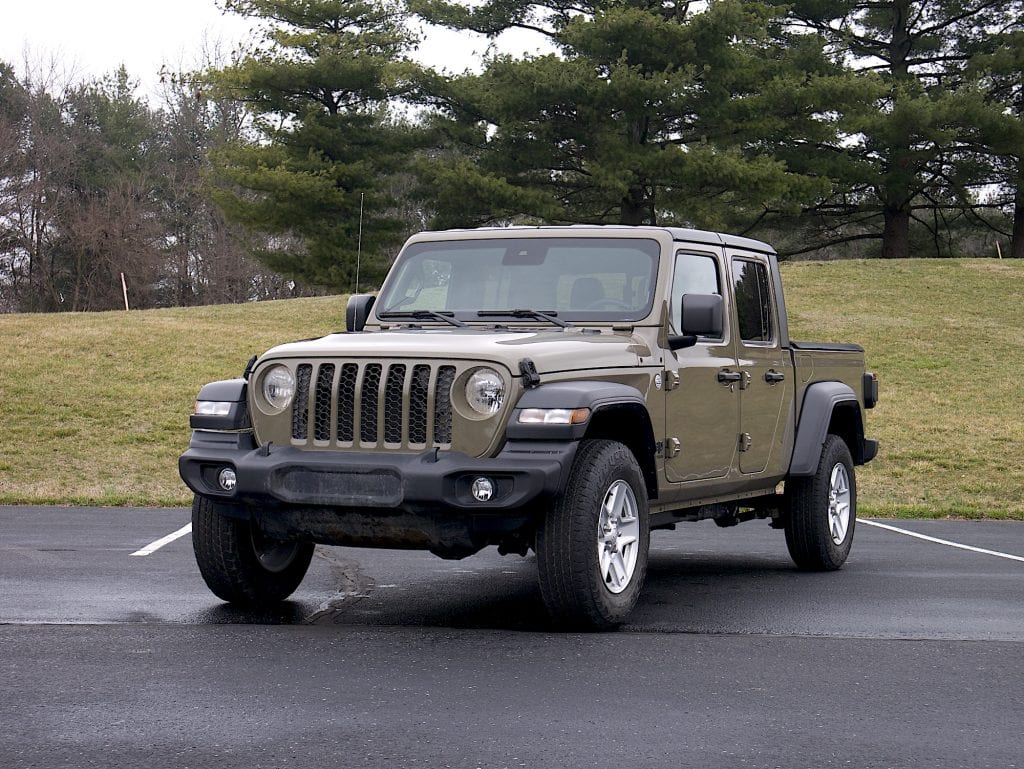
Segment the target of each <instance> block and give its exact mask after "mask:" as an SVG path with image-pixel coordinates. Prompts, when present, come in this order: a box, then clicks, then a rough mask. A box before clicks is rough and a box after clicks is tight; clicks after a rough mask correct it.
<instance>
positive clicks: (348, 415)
mask: <svg viewBox="0 0 1024 769" xmlns="http://www.w3.org/2000/svg"><path fill="white" fill-rule="evenodd" d="M358 378H359V366H357V365H356V364H355V363H346V364H345V365H344V366H342V367H341V377H340V378H339V379H338V441H339V442H341V443H351V442H352V440H353V438H354V436H355V413H356V380H357V379H358Z"/></svg>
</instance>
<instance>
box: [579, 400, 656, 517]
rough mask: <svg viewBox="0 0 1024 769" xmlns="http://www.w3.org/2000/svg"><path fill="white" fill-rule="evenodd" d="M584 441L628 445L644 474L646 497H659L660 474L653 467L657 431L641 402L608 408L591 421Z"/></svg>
mask: <svg viewBox="0 0 1024 769" xmlns="http://www.w3.org/2000/svg"><path fill="white" fill-rule="evenodd" d="M584 438H605V439H607V440H612V441H618V442H619V443H622V444H625V445H626V446H627V447H628V448H629V450H630V451H632V452H633V456H634V457H636V461H637V464H638V465H640V470H641V472H643V474H644V483H645V484H646V486H647V498H648V499H655V498H657V496H658V473H657V469H656V467H655V464H654V452H655V445H654V430H653V429H652V427H651V418H650V416H649V415H648V414H647V410H646V409H645V408H644V407H643V406H641V405H640V404H638V403H622V404H617V405H613V406H607V407H605V408H602V409H600V410H599V411H597V412H595V413H594V415H593V416H592V417H591V418H590V424H589V426H588V427H587V432H586V435H584Z"/></svg>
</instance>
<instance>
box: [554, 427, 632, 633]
mask: <svg viewBox="0 0 1024 769" xmlns="http://www.w3.org/2000/svg"><path fill="white" fill-rule="evenodd" d="M649 546H650V528H649V525H648V510H647V489H646V487H645V485H644V482H643V477H642V475H641V472H640V467H639V466H638V465H637V462H636V459H635V458H634V456H633V453H632V452H631V451H630V450H629V449H628V448H626V447H625V446H624V445H622V444H621V443H617V442H615V441H607V440H590V441H583V442H582V443H581V444H580V447H579V451H578V452H577V454H576V459H575V461H574V462H573V467H572V472H571V473H570V475H569V483H568V485H567V486H566V489H565V491H564V493H563V494H562V495H561V496H560V497H559V498H558V499H557V501H556V502H555V505H554V506H553V508H552V510H551V511H550V512H549V513H548V515H547V516H546V517H545V519H544V522H543V524H542V526H541V527H540V530H539V531H538V532H537V567H538V572H539V577H540V590H541V595H542V596H543V598H544V604H545V606H546V607H547V609H548V612H549V613H550V614H551V616H552V618H554V619H555V621H556V622H559V623H560V624H564V625H568V626H572V627H579V628H588V629H604V628H609V627H613V626H615V625H617V624H619V623H620V622H622V621H624V620H625V619H626V617H627V616H628V615H629V613H630V611H632V609H633V607H634V605H636V601H637V598H638V597H639V595H640V589H641V588H642V587H643V583H644V577H645V575H646V573H647V554H648V549H649Z"/></svg>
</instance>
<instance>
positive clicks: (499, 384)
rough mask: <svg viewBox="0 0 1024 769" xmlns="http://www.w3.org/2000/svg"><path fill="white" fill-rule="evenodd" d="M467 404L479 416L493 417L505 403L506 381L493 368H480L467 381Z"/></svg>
mask: <svg viewBox="0 0 1024 769" xmlns="http://www.w3.org/2000/svg"><path fill="white" fill-rule="evenodd" d="M466 402H467V403H468V404H469V407H470V408H471V409H473V411H475V412H476V413H477V414H480V415H482V416H492V415H494V414H497V413H498V412H499V411H501V407H502V405H503V404H504V403H505V380H504V379H502V378H501V374H499V373H498V372H497V371H495V370H494V369H492V368H478V369H477V370H476V371H474V372H473V373H472V374H470V376H469V379H467V380H466Z"/></svg>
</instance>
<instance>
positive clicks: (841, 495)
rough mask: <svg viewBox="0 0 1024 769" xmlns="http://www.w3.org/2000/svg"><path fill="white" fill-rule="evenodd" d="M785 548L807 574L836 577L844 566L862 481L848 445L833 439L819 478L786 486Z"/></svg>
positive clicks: (824, 454)
mask: <svg viewBox="0 0 1024 769" xmlns="http://www.w3.org/2000/svg"><path fill="white" fill-rule="evenodd" d="M786 496H787V497H788V501H789V519H788V521H787V522H786V546H787V547H788V548H789V554H790V556H792V558H793V561H794V562H795V563H796V565H797V566H799V567H800V568H801V569H806V570H808V571H833V570H835V569H838V568H839V567H841V566H842V565H843V563H845V561H846V558H847V556H848V555H849V554H850V546H851V545H852V544H853V530H854V528H855V527H856V524H857V481H856V477H855V475H854V471H853V459H852V457H851V456H850V449H849V447H848V446H847V445H846V442H845V441H844V440H843V439H842V438H840V437H839V436H838V435H829V436H828V438H826V439H825V444H824V446H823V447H822V451H821V459H820V460H819V461H818V469H817V470H816V471H815V473H814V475H812V476H810V477H807V478H792V479H790V480H789V481H787V482H786Z"/></svg>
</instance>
